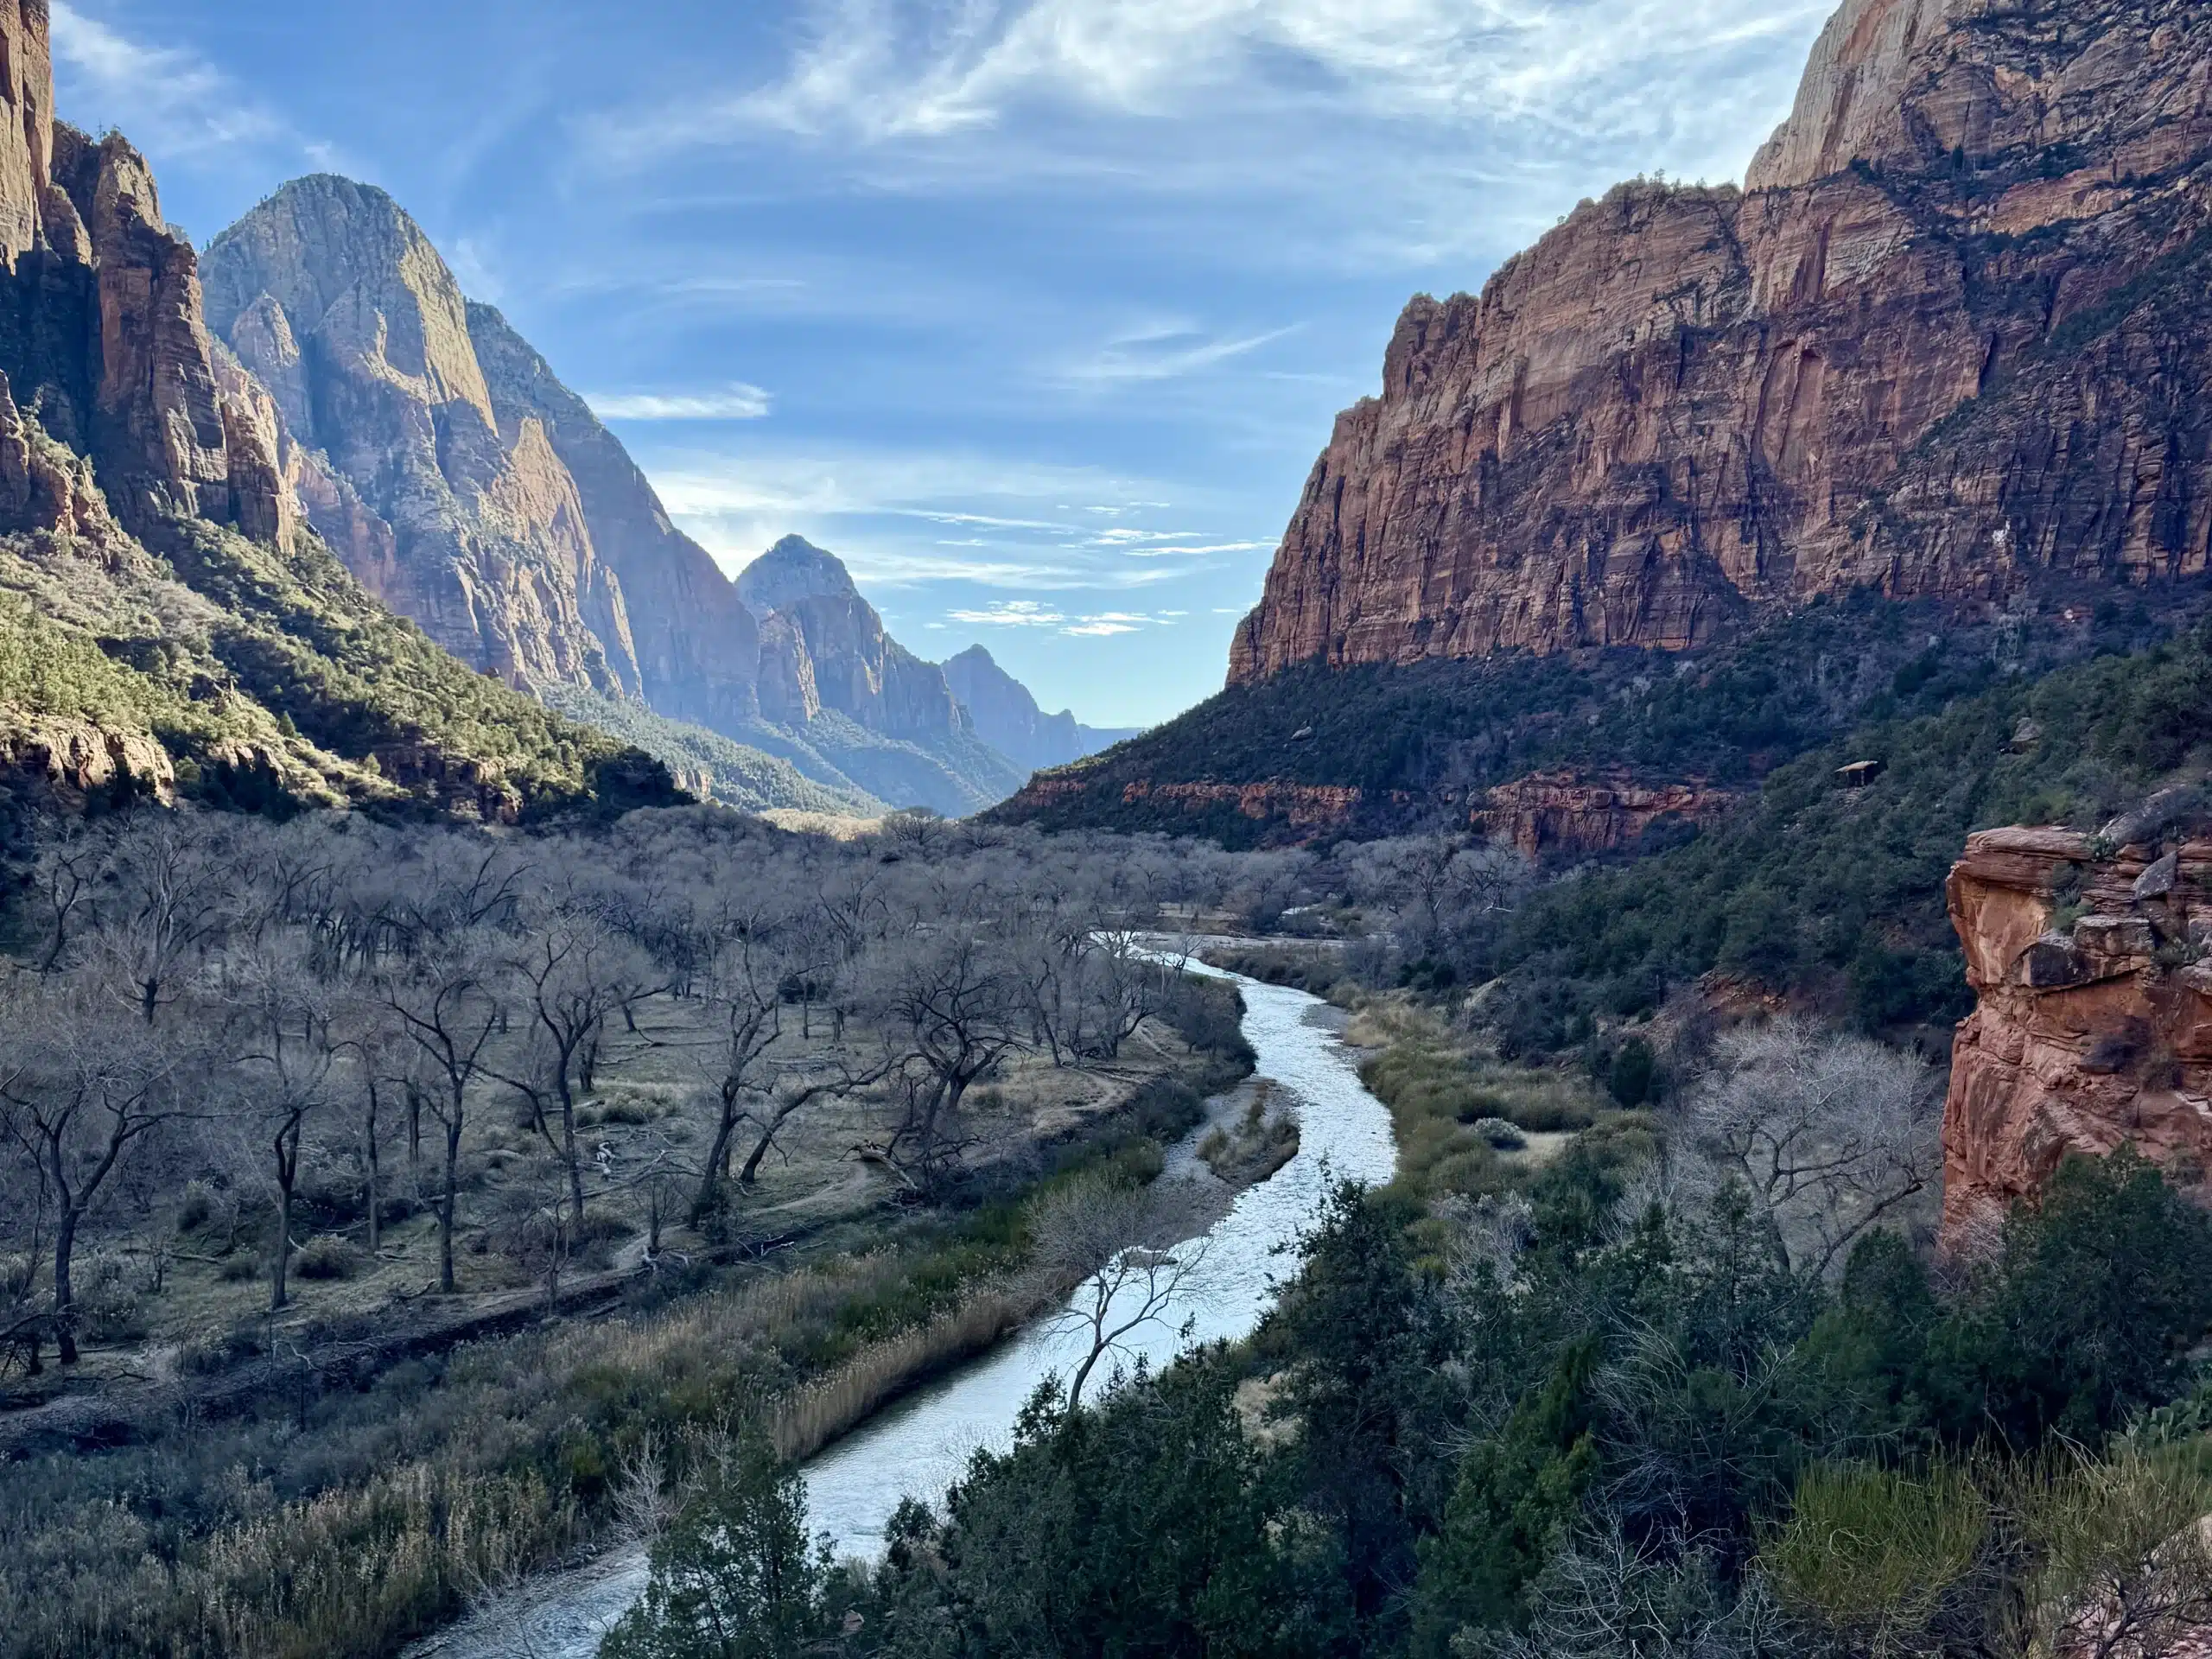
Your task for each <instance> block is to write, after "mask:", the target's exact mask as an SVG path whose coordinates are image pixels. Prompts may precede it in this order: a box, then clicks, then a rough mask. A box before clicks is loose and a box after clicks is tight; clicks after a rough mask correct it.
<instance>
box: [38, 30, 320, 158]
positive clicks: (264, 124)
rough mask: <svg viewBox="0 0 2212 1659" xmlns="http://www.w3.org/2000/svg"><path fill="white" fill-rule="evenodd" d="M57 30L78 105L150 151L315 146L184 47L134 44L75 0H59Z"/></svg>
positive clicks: (60, 56) (59, 68)
mask: <svg viewBox="0 0 2212 1659" xmlns="http://www.w3.org/2000/svg"><path fill="white" fill-rule="evenodd" d="M52 26H53V41H54V67H55V70H56V72H57V73H58V74H59V76H60V79H61V80H62V81H63V83H64V86H65V87H66V88H67V102H68V104H69V105H70V106H71V107H72V108H73V109H89V110H90V111H93V112H94V113H95V114H96V116H97V118H99V119H102V120H105V121H112V122H113V123H115V124H117V125H118V126H121V127H124V129H126V130H128V131H129V132H130V134H131V135H132V136H133V137H134V138H135V139H136V140H137V143H139V144H140V145H141V146H142V147H143V148H144V149H149V150H154V151H159V152H162V153H166V154H168V155H172V156H175V155H190V154H193V153H195V152H200V151H206V150H211V149H222V148H226V147H227V146H231V145H234V144H253V143H293V144H296V145H299V147H300V148H302V149H305V148H308V146H306V145H304V144H302V143H300V141H299V140H298V139H297V138H296V136H295V135H293V134H292V133H291V132H290V130H289V129H288V128H287V127H286V125H285V124H284V123H283V121H282V120H280V119H279V118H277V116H276V115H274V114H273V113H271V112H270V110H269V108H268V106H267V105H264V104H261V103H259V102H258V101H257V100H256V99H253V98H252V97H251V96H250V95H249V94H248V93H247V92H245V89H244V88H242V87H241V86H238V84H237V83H236V82H235V81H233V80H232V79H231V78H230V77H229V76H227V75H226V74H224V73H222V72H221V71H220V70H219V69H217V68H216V67H214V66H213V65H212V64H210V63H208V62H207V60H204V59H202V58H200V57H199V56H198V55H197V54H194V53H192V52H189V51H187V50H186V49H184V48H181V47H171V46H153V45H149V44H146V43H145V42H143V41H134V40H131V39H130V38H128V37H127V36H125V35H122V34H119V33H118V31H116V30H115V29H111V28H110V27H108V25H107V24H105V23H103V22H100V21H99V19H98V18H95V17H92V16H87V15H86V13H85V12H83V11H81V10H79V9H78V8H77V7H76V6H75V5H72V4H70V3H68V0H54V10H53V25H52Z"/></svg>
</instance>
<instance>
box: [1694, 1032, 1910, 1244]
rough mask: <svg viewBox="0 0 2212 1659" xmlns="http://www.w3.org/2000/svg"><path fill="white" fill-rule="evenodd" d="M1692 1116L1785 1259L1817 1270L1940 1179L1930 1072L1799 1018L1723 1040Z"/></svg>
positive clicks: (1705, 1149)
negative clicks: (1757, 1210)
mask: <svg viewBox="0 0 2212 1659" xmlns="http://www.w3.org/2000/svg"><path fill="white" fill-rule="evenodd" d="M1936 1125H1937V1111H1936V1079H1935V1077H1934V1076H1933V1075H1932V1074H1931V1073H1930V1072H1929V1069H1928V1068H1927V1067H1926V1066H1924V1065H1921V1064H1919V1062H1917V1061H1916V1060H1914V1059H1912V1058H1910V1057H1909V1056H1907V1055H1904V1054H1901V1053H1899V1052H1897V1051H1896V1050H1894V1049H1891V1048H1887V1047H1885V1046H1883V1045H1882V1044H1880V1043H1878V1042H1875V1041H1873V1040H1872V1039H1869V1038H1865V1037H1859V1036H1853V1035H1851V1034H1848V1033H1841V1032H1836V1031H1832V1030H1829V1029H1827V1028H1824V1027H1821V1026H1820V1025H1819V1024H1818V1023H1816V1022H1815V1021H1813V1020H1806V1019H1802V1018H1799V1017H1797V1016H1795V1015H1791V1016H1786V1017H1784V1018H1783V1019H1779V1020H1772V1021H1770V1022H1768V1023H1766V1024H1764V1025H1760V1026H1752V1027H1743V1028H1740V1029H1738V1030H1736V1031H1732V1032H1729V1033H1725V1034H1723V1035H1722V1036H1721V1037H1720V1038H1719V1039H1717V1040H1716V1042H1715V1044H1714V1046H1713V1066H1712V1069H1711V1070H1710V1071H1708V1072H1707V1075H1706V1076H1705V1077H1704V1078H1703V1080H1702V1081H1701V1082H1700V1083H1699V1084H1698V1085H1697V1086H1696V1087H1695V1088H1694V1090H1693V1091H1692V1093H1691V1095H1690V1098H1689V1102H1688V1128H1689V1131H1690V1139H1691V1141H1692V1144H1693V1145H1694V1147H1696V1148H1697V1149H1698V1150H1699V1151H1700V1152H1701V1153H1702V1154H1703V1155H1704V1157H1705V1158H1706V1159H1707V1160H1708V1161H1709V1163H1710V1165H1711V1166H1712V1167H1713V1169H1714V1170H1716V1171H1718V1172H1719V1173H1721V1174H1722V1175H1723V1176H1724V1177H1727V1178H1733V1179H1738V1180H1740V1181H1741V1182H1743V1184H1744V1185H1745V1187H1746V1188H1747V1189H1748V1190H1749V1192H1750V1193H1751V1198H1752V1199H1753V1201H1754V1202H1755V1203H1756V1204H1758V1206H1759V1207H1760V1210H1761V1211H1762V1212H1763V1214H1764V1216H1765V1217H1766V1218H1767V1221H1768V1224H1769V1226H1770V1229H1771V1233H1772V1238H1773V1243H1774V1246H1775V1248H1776V1249H1777V1250H1778V1251H1779V1252H1780V1253H1781V1254H1782V1256H1783V1260H1785V1261H1787V1262H1790V1263H1792V1264H1793V1265H1796V1266H1798V1267H1802V1268H1809V1269H1811V1270H1812V1271H1814V1272H1816V1273H1827V1272H1828V1271H1829V1270H1831V1269H1832V1268H1834V1267H1836V1266H1837V1265H1838V1264H1839V1263H1840V1262H1841V1261H1842V1260H1843V1258H1844V1256H1845V1255H1846V1254H1847V1252H1848V1251H1849V1249H1850V1248H1851V1244H1852V1242H1853V1240H1854V1239H1856V1238H1857V1237H1858V1236H1859V1235H1860V1234H1861V1233H1863V1232H1865V1231H1866V1229H1868V1228H1869V1227H1871V1226H1872V1225H1874V1224H1876V1223H1877V1222H1878V1221H1880V1220H1881V1219H1882V1218H1883V1217H1885V1216H1888V1215H1891V1214H1892V1213H1894V1212H1895V1211H1897V1209H1898V1207H1899V1206H1900V1205H1904V1204H1906V1203H1907V1202H1909V1201H1910V1199H1911V1198H1914V1197H1915V1196H1916V1195H1917V1194H1919V1193H1921V1192H1925V1191H1927V1190H1928V1188H1929V1185H1930V1184H1931V1183H1932V1182H1934V1181H1935V1180H1936V1179H1938V1178H1939V1176H1940V1174H1941V1173H1942V1151H1941V1148H1940V1147H1939V1146H1938V1145H1937V1141H1936Z"/></svg>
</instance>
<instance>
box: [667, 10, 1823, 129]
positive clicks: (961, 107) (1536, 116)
mask: <svg viewBox="0 0 2212 1659" xmlns="http://www.w3.org/2000/svg"><path fill="white" fill-rule="evenodd" d="M812 10H813V16H812V18H811V22H810V29H809V33H808V37H807V43H806V45H805V46H804V48H803V49H802V50H801V51H800V52H799V53H798V54H797V56H796V58H795V59H794V60H793V61H792V62H791V65H790V67H789V68H788V70H787V71H786V73H785V74H784V75H782V76H781V77H780V78H779V79H776V80H775V81H773V82H772V83H771V84H769V85H766V86H755V87H750V88H746V89H742V90H741V91H738V92H734V93H729V94H724V95H722V96H721V98H720V99H715V100H711V101H709V103H708V104H707V105H705V106H703V107H698V106H695V107H690V108H686V109H684V110H683V111H665V112H664V123H663V124H662V132H661V135H660V136H661V137H662V138H663V139H664V140H666V139H668V138H670V137H674V136H675V134H676V133H677V130H678V123H679V121H680V122H681V123H682V124H683V125H685V126H688V128H689V130H690V136H691V137H692V138H693V139H695V140H696V139H698V138H701V137H705V138H709V139H712V138H713V137H715V136H717V134H726V133H728V132H729V131H732V130H741V129H744V128H747V127H753V128H763V127H766V128H776V129H781V130H785V131H789V132H792V133H796V134H800V135H804V136H810V137H823V136H829V135H836V134H843V135H846V136H849V137H857V138H860V139H861V140H863V141H866V142H869V143H888V142H892V141H896V140H902V139H932V138H944V137H950V136H955V135H959V134H963V133H969V132H974V131H976V130H985V129H990V128H994V127H998V126H1001V125H1003V124H1007V123H1009V122H1010V121H1012V120H1014V118H1017V117H1019V116H1020V115H1021V114H1023V113H1025V112H1027V111H1031V110H1034V109H1035V108H1037V107H1039V106H1040V105H1060V106H1063V107H1069V108H1075V109H1079V110H1084V111H1090V112H1093V113H1098V114H1107V115H1113V116H1119V117H1134V118H1155V119H1156V118H1163V117H1170V116H1174V115H1177V114H1180V113H1183V112H1185V111H1188V110H1189V109H1190V108H1191V107H1192V106H1193V105H1198V104H1200V103H1204V104H1208V105H1213V106H1215V107H1216V108H1217V109H1220V110H1221V111H1222V112H1223V113H1224V114H1229V115H1249V114H1250V113H1252V112H1253V111H1255V110H1262V109H1268V108H1274V109H1284V108H1294V109H1301V110H1304V111H1308V112H1309V113H1310V112H1312V111H1314V110H1315V109H1317V108H1319V107H1335V108H1341V109H1348V110H1352V111H1359V112H1362V113H1365V114H1370V115H1376V116H1381V117H1384V118H1389V119H1391V120H1393V121H1397V122H1401V123H1404V122H1419V121H1428V122H1435V121H1452V122H1471V121H1482V122H1494V121H1499V120H1508V121H1521V122H1534V123H1540V124H1548V125H1552V126H1554V127H1557V128H1560V129H1562V130H1573V131H1576V132H1581V133H1586V134H1592V135H1601V134H1603V133H1605V132H1606V131H1608V130H1619V129H1622V128H1624V127H1625V128H1631V129H1633V128H1636V127H1638V126H1639V125H1641V124H1644V123H1647V122H1648V121H1649V119H1650V118H1651V117H1650V111H1649V103H1650V101H1651V100H1649V99H1633V98H1624V97H1623V96H1622V93H1623V92H1624V89H1629V88H1639V87H1642V86H1648V85H1649V81H1650V79H1651V78H1652V76H1653V74H1654V73H1655V72H1657V73H1665V74H1666V75H1668V76H1669V77H1670V78H1681V77H1684V76H1688V75H1691V74H1693V73H1694V71H1695V66H1697V65H1700V64H1702V65H1705V66H1707V73H1708V74H1709V73H1710V71H1711V69H1712V67H1713V66H1715V65H1718V64H1725V63H1726V61H1727V60H1729V59H1730V58H1731V56H1732V55H1733V54H1739V53H1741V52H1743V51H1745V49H1747V48H1748V49H1756V48H1759V47H1760V46H1762V45H1764V44H1765V43H1768V42H1772V41H1789V42H1792V43H1793V45H1794V43H1795V42H1796V41H1797V40H1798V39H1799V38H1800V37H1801V36H1802V34H1803V33H1804V32H1805V31H1806V29H1808V27H1809V26H1810V25H1811V24H1813V23H1815V22H1817V21H1818V19H1819V18H1820V17H1821V16H1825V15H1826V14H1827V12H1828V11H1829V10H1832V0H1549V3H1532V0H815V3H814V5H813V9H812ZM1639 105H1643V106H1644V107H1638V106H1639ZM650 141H651V140H650V136H648V142H650Z"/></svg>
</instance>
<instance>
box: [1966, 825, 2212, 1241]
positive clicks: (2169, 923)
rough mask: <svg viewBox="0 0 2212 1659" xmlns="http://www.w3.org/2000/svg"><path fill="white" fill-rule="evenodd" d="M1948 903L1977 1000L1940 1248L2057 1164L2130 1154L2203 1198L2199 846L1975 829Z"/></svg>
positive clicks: (1986, 1222) (2211, 966)
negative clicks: (2179, 1177)
mask: <svg viewBox="0 0 2212 1659" xmlns="http://www.w3.org/2000/svg"><path fill="white" fill-rule="evenodd" d="M2121 836H2126V837H2129V840H2128V842H2127V844H2126V845H2122V846H2114V845H2113V841H2114V840H2115V839H2117V838H2119V837H2121ZM2136 837H2139V838H2136ZM1946 893H1947V896H1948V902H1949V907H1950V913H1951V920H1952V924H1953V925H1954V926H1955V927H1956V928H1957V930H1958V934H1959V939H1960V942H1961V944H1962V945H1963V946H1964V947H1965V950H1966V959H1967V982H1968V983H1969V984H1971V985H1972V986H1973V988H1974V993H1975V995H1976V996H1977V998H1978V999H1979V1001H1978V1006H1977V1007H1975V1009H1974V1013H1973V1014H1970V1015H1969V1016H1968V1017H1967V1019H1966V1020H1965V1021H1964V1022H1962V1023H1961V1026H1960V1027H1959V1034H1958V1039H1957V1042H1956V1045H1955V1049H1954V1051H1953V1056H1952V1062H1951V1085H1950V1095H1949V1098H1948V1101H1947V1102H1946V1103H1945V1107H1944V1114H1943V1165H1944V1167H1943V1224H1944V1232H1945V1236H1946V1238H1947V1240H1948V1241H1949V1242H1950V1243H1952V1244H1954V1245H1955V1246H1957V1245H1970V1244H1971V1243H1974V1241H1975V1240H1976V1237H1977V1236H1978V1235H1979V1234H1980V1233H1981V1232H1982V1231H1983V1230H1986V1228H1988V1227H1989V1226H1990V1225H1992V1224H1994V1223H1995V1222H1996V1221H1998V1220H1999V1219H2001V1218H2002V1217H2003V1215H2004V1214H2005V1211H2006V1210H2007V1209H2008V1208H2009V1207H2010V1205H2012V1203H2013V1202H2014V1201H2015V1200H2018V1199H2020V1198H2027V1197H2030V1196H2031V1195H2032V1194H2033V1193H2034V1192H2036V1191H2037V1189H2038V1187H2039V1186H2040V1185H2041V1184H2042V1183H2043V1181H2044V1179H2046V1178H2047V1177H2048V1176H2049V1175H2050V1173H2051V1171H2052V1170H2054V1169H2056V1167H2057V1166H2058V1164H2059V1162H2060V1160H2062V1159H2063V1158H2064V1157H2065V1156H2066V1154H2068V1153H2069V1152H2083V1153H2090V1154H2105V1153H2109V1152H2112V1151H2114V1150H2116V1149H2117V1148H2118V1147H2120V1146H2121V1145H2123V1144H2128V1143H2132V1144H2133V1145H2134V1146H2136V1147H2138V1148H2139V1149H2140V1150H2141V1151H2142V1152H2143V1153H2144V1154H2145V1155H2146V1156H2148V1157H2150V1158H2152V1159H2153V1160H2156V1161H2158V1162H2159V1163H2161V1164H2163V1165H2165V1166H2168V1167H2169V1168H2171V1169H2174V1170H2176V1171H2177V1173H2181V1174H2183V1178H2184V1179H2187V1180H2189V1181H2190V1182H2192V1183H2199V1184H2201V1183H2202V1180H2203V1179H2204V1174H2205V1172H2206V1171H2207V1170H2208V1169H2212V839H2207V838H2205V834H2204V832H2203V831H2202V829H2194V830H2192V829H2182V828H2166V829H2161V828H2159V827H2158V824H2157V817H2156V814H2155V813H2154V814H2152V815H2148V816H2147V817H2145V818H2144V819H2141V820H2139V822H2138V823H2135V824H2133V825H2122V826H2119V827H2117V828H2116V829H2108V830H2107V832H2106V834H2105V836H2100V837H2096V838H2092V837H2090V836H2084V835H2079V834H2075V833H2074V832H2072V831H2069V830H2063V829H1990V830H1985V831H1983V832H1982V833H1980V834H1979V835H1976V836H1972V837H1971V838H1970V839H1969V840H1968V842H1967V849H1966V855H1965V857H1964V858H1962V859H1961V860H1960V861H1959V863H1958V864H1957V866H1956V867H1955V868H1954V869H1953V870H1952V872H1951V875H1950V880H1949V882H1948V886H1947V888H1946Z"/></svg>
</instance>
